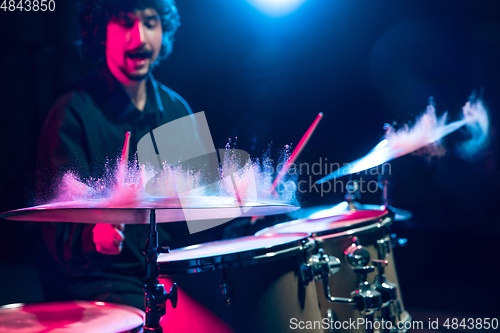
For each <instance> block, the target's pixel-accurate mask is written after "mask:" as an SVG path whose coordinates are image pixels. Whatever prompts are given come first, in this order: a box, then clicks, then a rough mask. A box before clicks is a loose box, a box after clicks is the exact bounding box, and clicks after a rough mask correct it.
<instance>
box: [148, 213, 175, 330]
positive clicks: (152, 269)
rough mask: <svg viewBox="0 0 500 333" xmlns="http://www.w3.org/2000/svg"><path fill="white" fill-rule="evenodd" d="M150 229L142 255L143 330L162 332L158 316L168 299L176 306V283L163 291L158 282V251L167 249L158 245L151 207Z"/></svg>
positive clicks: (163, 310) (160, 314)
mask: <svg viewBox="0 0 500 333" xmlns="http://www.w3.org/2000/svg"><path fill="white" fill-rule="evenodd" d="M149 222H150V223H149V224H150V230H149V232H148V239H147V243H146V248H145V249H144V255H145V256H146V284H145V286H144V303H145V308H146V323H145V325H144V332H154V333H163V328H162V327H161V326H160V318H161V316H163V315H164V314H165V312H166V308H165V307H166V303H167V300H168V299H170V303H171V304H172V307H173V308H175V307H176V306H177V284H176V283H174V284H173V285H172V288H171V289H170V292H169V293H167V292H165V288H164V287H163V285H162V284H158V282H159V281H158V275H159V265H158V253H168V251H169V250H168V249H164V248H161V247H158V232H157V231H156V211H155V209H151V214H150V217H149Z"/></svg>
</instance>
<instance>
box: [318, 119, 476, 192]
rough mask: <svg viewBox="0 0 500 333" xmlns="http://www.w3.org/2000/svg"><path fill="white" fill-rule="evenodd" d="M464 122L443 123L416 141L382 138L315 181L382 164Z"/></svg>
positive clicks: (447, 132)
mask: <svg viewBox="0 0 500 333" xmlns="http://www.w3.org/2000/svg"><path fill="white" fill-rule="evenodd" d="M465 123H466V122H465V121H457V122H454V123H451V124H448V125H445V126H443V127H442V128H439V130H437V131H435V132H433V133H430V135H429V136H428V137H425V138H424V139H423V140H418V141H417V142H406V143H404V144H403V143H398V142H391V140H388V139H384V140H382V141H381V142H379V144H377V145H376V146H375V147H374V148H373V149H372V150H371V151H370V152H369V153H368V154H366V155H365V156H363V157H361V158H359V159H357V160H355V161H354V162H351V163H349V164H346V165H344V166H343V167H341V168H339V169H337V170H335V171H334V172H332V173H330V174H329V175H327V176H325V177H323V178H321V179H320V180H318V182H317V183H318V184H321V183H324V182H327V181H329V180H332V179H334V178H338V177H342V176H347V175H350V174H354V173H358V172H361V171H365V170H368V169H371V168H374V167H376V166H379V165H382V164H384V163H386V162H389V161H392V160H393V159H395V158H398V157H401V156H403V155H406V154H409V153H412V152H414V151H416V150H418V149H420V148H423V147H425V146H427V145H429V144H431V143H434V142H436V141H438V140H440V139H442V138H443V137H445V136H446V135H448V134H450V133H452V132H454V131H456V130H457V129H459V128H460V127H462V126H463V125H464V124H465Z"/></svg>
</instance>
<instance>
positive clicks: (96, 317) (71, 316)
mask: <svg viewBox="0 0 500 333" xmlns="http://www.w3.org/2000/svg"><path fill="white" fill-rule="evenodd" d="M143 323H144V312H143V311H141V310H139V309H136V308H133V307H131V306H127V305H117V304H110V303H104V302H86V301H73V302H54V303H38V304H10V305H5V306H2V307H0V332H11V333H25V332H26V333H28V332H30V333H33V332H53V333H67V332H68V333H69V332H71V333H80V332H139V331H140V328H141V327H142V324H143Z"/></svg>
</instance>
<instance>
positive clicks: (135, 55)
mask: <svg viewBox="0 0 500 333" xmlns="http://www.w3.org/2000/svg"><path fill="white" fill-rule="evenodd" d="M152 55H153V52H149V51H144V52H134V53H129V54H128V55H127V56H128V57H129V58H130V59H139V60H140V59H148V58H151V56H152Z"/></svg>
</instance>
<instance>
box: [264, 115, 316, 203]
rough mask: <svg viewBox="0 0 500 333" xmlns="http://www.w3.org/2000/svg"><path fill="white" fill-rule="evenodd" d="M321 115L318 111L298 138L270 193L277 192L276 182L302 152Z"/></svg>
mask: <svg viewBox="0 0 500 333" xmlns="http://www.w3.org/2000/svg"><path fill="white" fill-rule="evenodd" d="M322 117H323V112H320V113H318V115H317V116H316V119H314V121H313V123H312V124H311V126H309V128H308V129H307V131H306V133H305V134H304V136H303V137H302V139H300V141H299V143H298V144H297V148H295V149H294V151H293V153H292V155H290V157H289V158H288V160H287V161H286V163H285V165H284V166H283V168H282V169H281V170H280V172H279V174H278V176H277V177H276V179H275V180H274V182H273V185H272V187H271V193H274V194H276V193H277V192H276V187H277V186H278V183H279V182H280V180H281V179H282V178H283V177H284V176H285V174H286V173H287V172H288V169H290V166H291V165H292V164H293V162H295V160H296V159H297V157H298V156H299V154H300V153H301V152H302V149H304V147H305V145H306V144H307V142H308V141H309V139H310V138H311V135H312V134H313V133H314V130H315V129H316V127H317V126H318V123H319V121H320V120H321V118H322Z"/></svg>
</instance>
